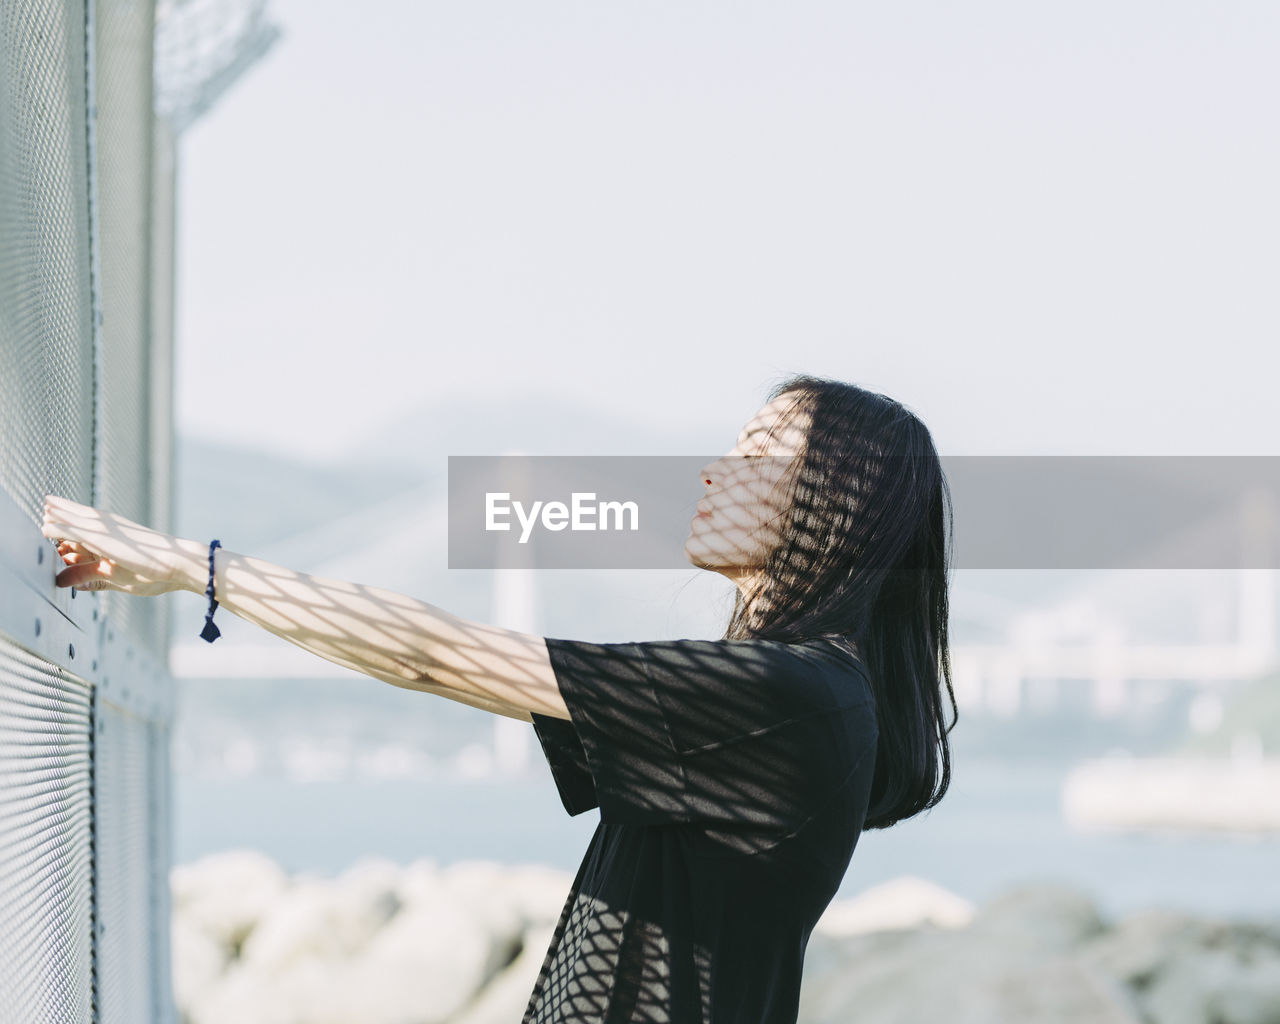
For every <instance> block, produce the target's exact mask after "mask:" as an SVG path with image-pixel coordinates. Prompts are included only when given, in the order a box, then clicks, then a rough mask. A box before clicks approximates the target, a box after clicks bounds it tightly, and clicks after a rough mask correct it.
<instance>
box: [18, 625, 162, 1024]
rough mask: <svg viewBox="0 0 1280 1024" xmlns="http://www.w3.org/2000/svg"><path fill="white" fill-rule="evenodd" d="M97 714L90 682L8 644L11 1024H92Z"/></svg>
mask: <svg viewBox="0 0 1280 1024" xmlns="http://www.w3.org/2000/svg"><path fill="white" fill-rule="evenodd" d="M92 713H93V692H92V690H91V689H90V686H89V684H88V683H87V682H84V681H83V680H80V679H76V678H73V677H69V676H68V675H67V674H66V673H64V672H62V671H60V670H59V669H57V668H54V667H53V666H50V665H48V664H47V663H45V662H43V661H41V660H40V659H39V658H36V657H34V656H33V655H30V654H28V653H26V652H25V651H23V650H21V649H20V648H18V647H15V646H13V645H11V644H9V643H7V642H0V922H3V926H2V927H0V1020H2V1021H6V1022H8V1021H13V1022H15V1024H16V1022H19V1021H22V1022H26V1021H65V1022H68V1024H71V1022H80V1021H89V1020H91V1019H92V1016H91V1013H92V1009H93V1007H92V988H91V985H90V977H91V973H92V969H93V963H92V957H93V950H92V944H91V938H92V928H93V921H92V900H91V892H92V884H93V870H92V869H93V863H92V845H91V840H92V835H91V814H92V805H91V793H92V785H93V760H92V757H91V754H92V750H93V734H92V729H93V719H92ZM136 1019H139V1020H141V1019H143V1018H136Z"/></svg>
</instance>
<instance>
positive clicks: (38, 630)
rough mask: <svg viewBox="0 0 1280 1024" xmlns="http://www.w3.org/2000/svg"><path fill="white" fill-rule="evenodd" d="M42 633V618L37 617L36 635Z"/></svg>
mask: <svg viewBox="0 0 1280 1024" xmlns="http://www.w3.org/2000/svg"><path fill="white" fill-rule="evenodd" d="M39 635H40V620H39V619H36V636H39Z"/></svg>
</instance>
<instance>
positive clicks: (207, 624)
mask: <svg viewBox="0 0 1280 1024" xmlns="http://www.w3.org/2000/svg"><path fill="white" fill-rule="evenodd" d="M221 546H222V544H221V543H220V542H219V541H216V540H215V541H211V542H210V543H209V585H208V586H207V587H205V589H204V593H205V596H206V597H207V598H209V614H207V615H206V616H205V617H204V629H203V630H201V631H200V636H201V638H202V639H204V640H208V641H209V643H213V642H214V641H215V640H217V639H218V637H220V636H222V630H220V629H219V628H218V627H217V626H215V625H214V624H213V613H214V612H216V611H217V610H218V602H217V601H216V600H215V599H214V596H213V551H214V548H219V547H221Z"/></svg>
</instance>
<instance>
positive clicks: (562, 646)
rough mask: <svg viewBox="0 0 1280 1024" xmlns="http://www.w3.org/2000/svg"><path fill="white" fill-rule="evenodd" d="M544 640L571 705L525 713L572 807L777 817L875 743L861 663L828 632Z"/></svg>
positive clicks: (737, 823)
mask: <svg viewBox="0 0 1280 1024" xmlns="http://www.w3.org/2000/svg"><path fill="white" fill-rule="evenodd" d="M546 644H547V651H548V654H549V655H550V659H551V665H552V667H553V669H554V671H555V675H556V681H557V684H558V686H559V689H560V694H561V697H562V698H563V700H564V702H565V705H566V707H567V708H568V709H569V716H570V717H569V720H568V721H566V720H564V719H557V718H549V717H547V716H543V715H536V714H535V715H533V723H534V728H535V730H536V732H537V734H538V738H539V740H540V742H541V743H542V746H543V750H544V752H545V753H546V755H547V761H548V764H549V765H550V767H551V771H552V774H553V777H554V778H555V781H556V785H557V787H558V788H559V791H560V796H561V800H562V802H563V803H564V805H565V808H566V809H567V810H568V811H569V813H570V814H577V813H579V812H580V811H583V810H586V809H587V808H589V807H594V806H596V805H597V804H598V805H599V807H600V816H601V820H602V821H603V822H605V823H606V824H679V823H700V824H703V825H705V826H709V827H719V828H725V827H745V828H751V829H755V830H759V831H763V832H778V831H785V830H787V829H790V828H794V827H795V826H796V825H797V824H798V823H799V822H801V821H803V820H804V819H805V817H806V816H807V815H808V814H809V813H810V812H811V810H812V807H813V806H814V805H815V803H816V802H817V801H820V800H822V799H825V798H826V797H827V796H829V795H830V793H831V792H832V791H833V788H834V787H835V786H837V785H838V784H840V783H841V782H842V781H843V780H844V779H845V778H847V777H848V774H849V772H850V771H851V770H852V769H853V767H854V766H856V765H857V763H858V762H859V760H860V759H861V757H862V755H863V754H864V753H865V752H866V751H867V750H868V749H871V748H873V747H874V743H875V739H876V734H875V715H874V705H873V698H872V694H871V689H870V686H869V683H868V680H867V677H866V673H865V671H864V670H862V669H861V666H860V663H859V662H858V661H857V660H856V659H854V658H853V657H852V656H851V655H849V654H847V653H841V652H839V651H837V650H836V649H835V648H834V647H833V646H832V645H830V644H828V643H825V642H818V643H815V642H802V643H785V642H782V641H777V640H759V639H754V640H751V639H749V640H657V641H646V642H641V643H608V644H596V643H590V642H586V641H578V640H562V639H557V638H552V637H548V638H546Z"/></svg>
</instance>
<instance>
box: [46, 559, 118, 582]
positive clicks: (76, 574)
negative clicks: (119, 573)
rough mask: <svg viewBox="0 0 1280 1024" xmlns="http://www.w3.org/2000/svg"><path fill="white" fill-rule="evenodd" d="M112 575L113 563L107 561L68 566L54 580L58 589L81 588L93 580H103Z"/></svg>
mask: <svg viewBox="0 0 1280 1024" xmlns="http://www.w3.org/2000/svg"><path fill="white" fill-rule="evenodd" d="M110 575H111V563H110V562H107V561H100V562H84V563H81V564H78V565H72V566H68V567H67V568H66V569H63V570H62V572H60V573H58V575H57V576H55V577H54V579H53V584H54V586H56V587H79V586H83V585H85V584H87V583H90V582H92V581H93V580H102V579H105V578H106V577H109V576H110Z"/></svg>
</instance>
